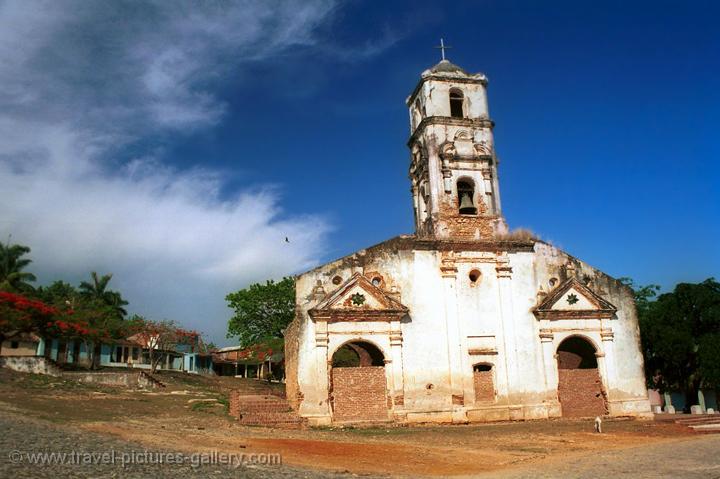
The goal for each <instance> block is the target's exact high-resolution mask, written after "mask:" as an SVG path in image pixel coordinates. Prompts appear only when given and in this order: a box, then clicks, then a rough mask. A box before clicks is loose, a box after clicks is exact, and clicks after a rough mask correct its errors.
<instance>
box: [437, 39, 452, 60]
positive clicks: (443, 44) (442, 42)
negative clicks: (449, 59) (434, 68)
mask: <svg viewBox="0 0 720 479" xmlns="http://www.w3.org/2000/svg"><path fill="white" fill-rule="evenodd" d="M435 48H439V49H440V54H441V55H442V59H443V60H445V50H447V49H448V48H452V47H451V46H450V45H445V42H444V41H443V39H442V38H441V39H440V45H439V46H437V47H435Z"/></svg>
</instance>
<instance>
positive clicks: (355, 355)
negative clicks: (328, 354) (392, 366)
mask: <svg viewBox="0 0 720 479" xmlns="http://www.w3.org/2000/svg"><path fill="white" fill-rule="evenodd" d="M384 365H385V356H383V353H382V351H380V350H379V349H378V348H377V346H375V345H374V344H371V343H368V342H365V341H355V342H352V343H347V344H345V345H343V346H341V347H340V348H338V350H337V351H335V354H333V357H332V367H333V368H362V367H368V366H384Z"/></svg>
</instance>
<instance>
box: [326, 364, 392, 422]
mask: <svg viewBox="0 0 720 479" xmlns="http://www.w3.org/2000/svg"><path fill="white" fill-rule="evenodd" d="M332 387H333V390H332V397H333V410H334V414H333V420H334V421H337V422H344V421H386V420H388V404H387V388H386V385H385V368H384V367H382V366H368V367H359V368H333V370H332Z"/></svg>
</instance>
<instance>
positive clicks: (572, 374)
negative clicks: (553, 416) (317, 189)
mask: <svg viewBox="0 0 720 479" xmlns="http://www.w3.org/2000/svg"><path fill="white" fill-rule="evenodd" d="M595 353H596V351H595V347H594V346H593V345H592V344H591V343H590V341H588V340H587V339H585V338H581V337H578V336H571V337H569V338H567V339H565V340H564V341H563V342H562V343H560V345H559V346H558V349H557V361H558V399H559V400H560V405H561V406H562V415H563V417H592V416H602V415H604V414H607V401H606V398H605V392H604V391H603V388H602V381H601V380H600V373H599V372H598V365H597V357H596V356H595Z"/></svg>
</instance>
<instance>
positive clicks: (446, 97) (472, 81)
mask: <svg viewBox="0 0 720 479" xmlns="http://www.w3.org/2000/svg"><path fill="white" fill-rule="evenodd" d="M406 104H407V106H408V108H409V110H410V139H409V140H408V147H409V148H410V174H409V176H410V182H411V185H412V189H411V191H412V195H413V205H414V208H415V229H416V232H417V235H418V236H419V237H425V238H439V239H460V240H488V239H492V238H494V237H496V236H497V235H498V234H503V233H505V232H507V225H506V223H505V219H504V218H503V216H502V212H501V209H500V193H499V188H498V179H497V164H498V160H497V156H496V155H495V146H494V142H493V132H492V130H493V126H494V123H493V122H492V121H491V120H490V116H489V114H488V103H487V77H485V75H483V74H482V73H476V74H470V73H468V72H466V71H465V70H463V69H462V68H460V67H459V66H457V65H454V64H452V63H450V62H449V61H448V60H446V59H445V58H444V50H443V60H442V61H441V62H440V63H438V64H437V65H435V66H434V67H432V68H430V69H428V70H425V71H424V72H423V73H422V74H421V78H420V82H419V83H418V85H417V86H416V87H415V90H414V91H413V92H412V94H411V95H410V96H409V97H408V99H407V100H406Z"/></svg>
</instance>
